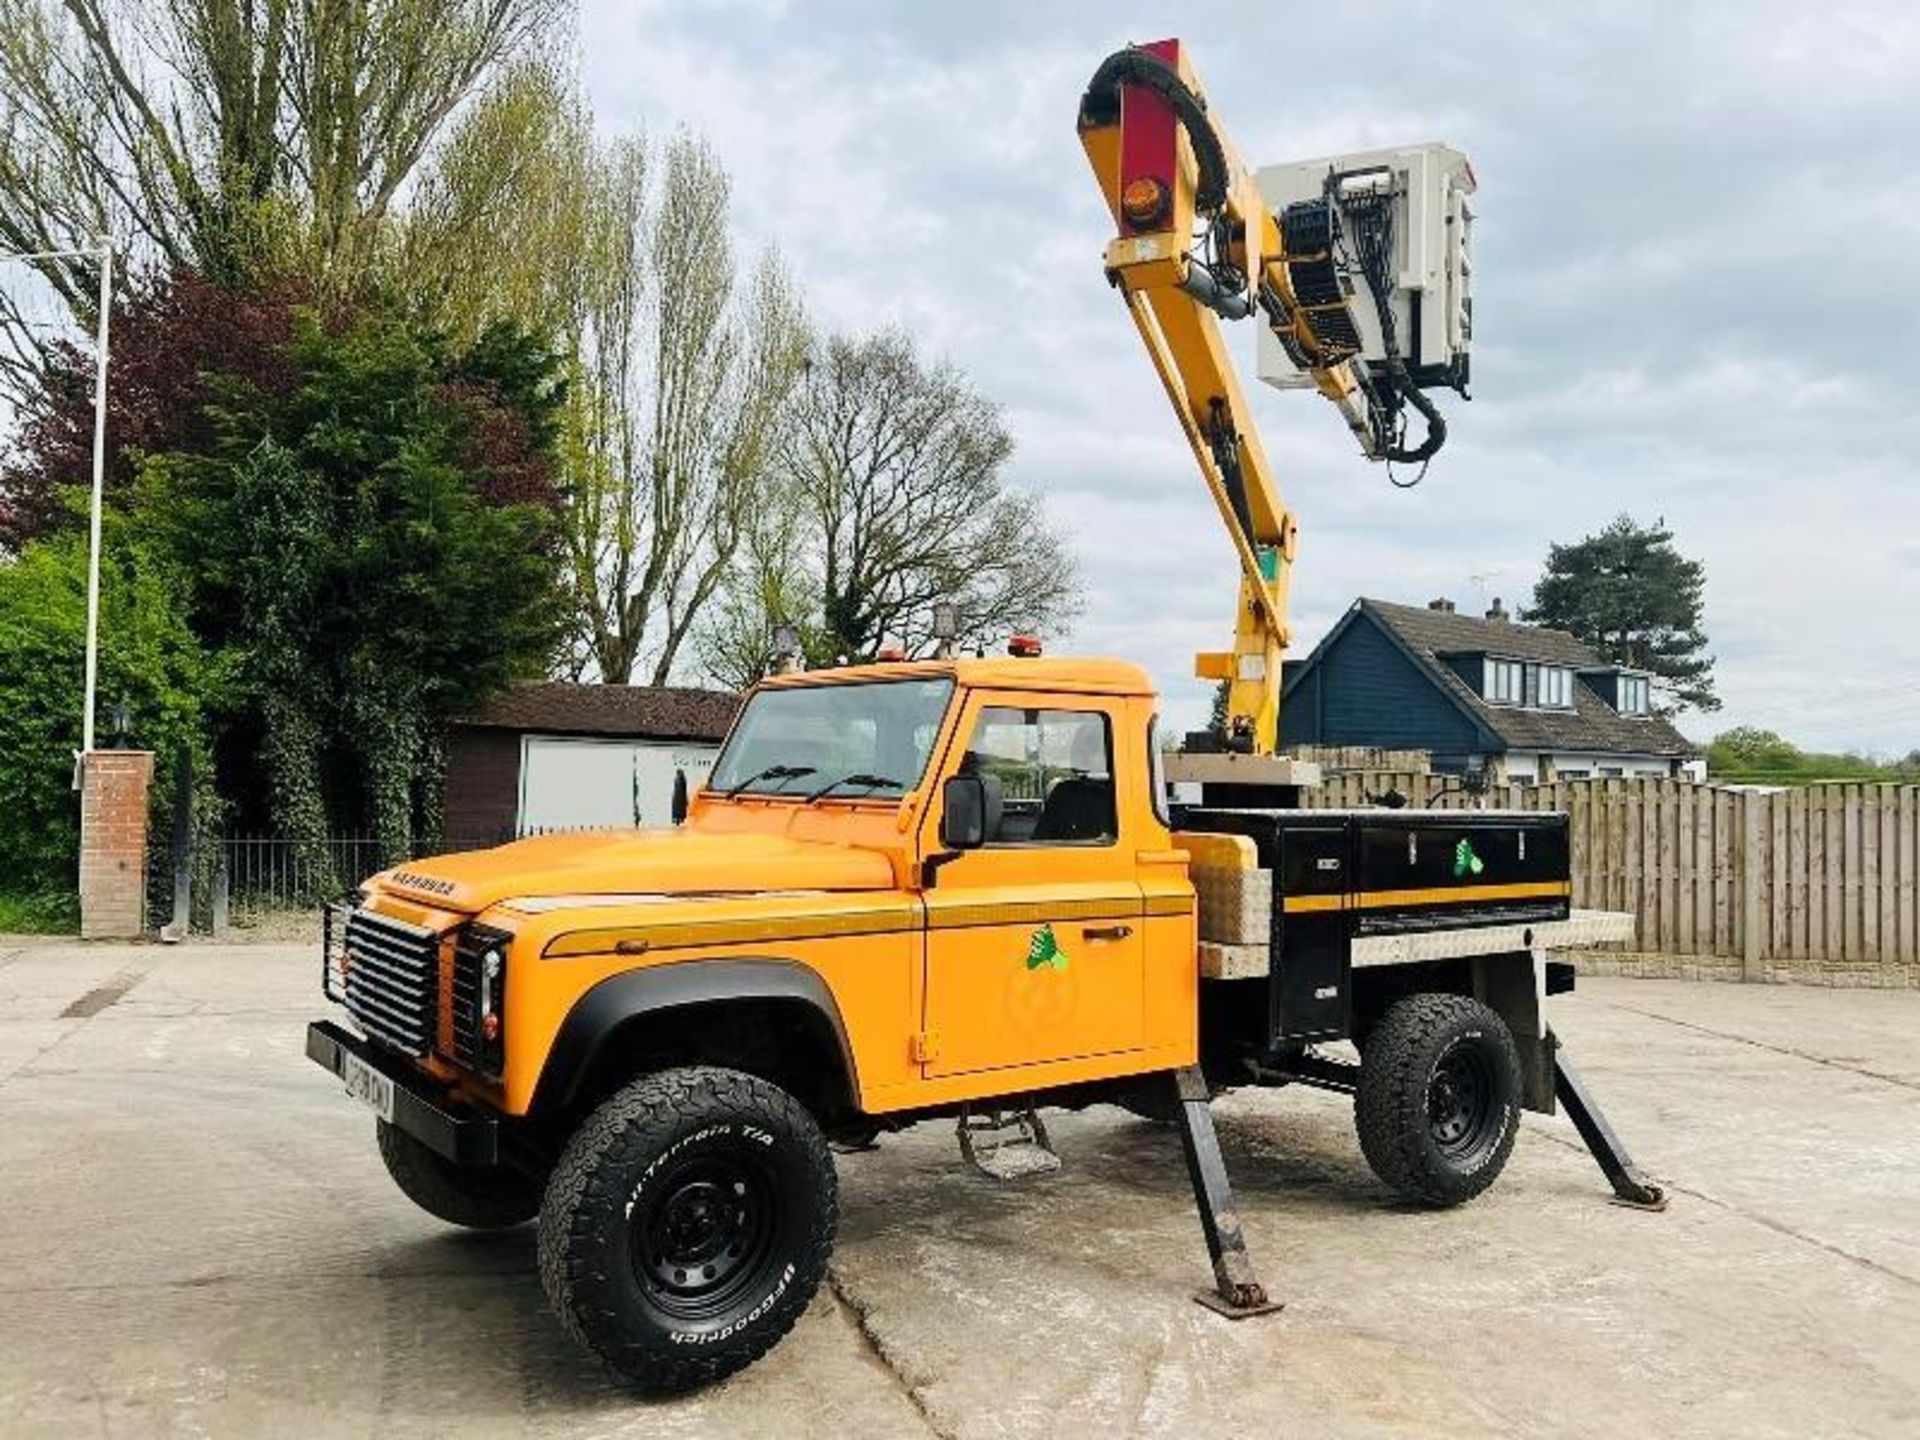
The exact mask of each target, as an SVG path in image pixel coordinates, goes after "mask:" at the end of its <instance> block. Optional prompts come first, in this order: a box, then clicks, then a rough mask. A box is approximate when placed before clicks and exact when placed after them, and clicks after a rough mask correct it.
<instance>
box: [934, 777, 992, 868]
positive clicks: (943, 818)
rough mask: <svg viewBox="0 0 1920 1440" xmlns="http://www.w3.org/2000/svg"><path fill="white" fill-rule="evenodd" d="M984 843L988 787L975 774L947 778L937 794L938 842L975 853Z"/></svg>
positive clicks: (985, 838)
mask: <svg viewBox="0 0 1920 1440" xmlns="http://www.w3.org/2000/svg"><path fill="white" fill-rule="evenodd" d="M986 841H987V787H986V784H985V783H984V782H983V781H982V780H981V779H980V777H979V776H978V775H950V776H948V777H947V783H946V784H945V786H943V787H942V788H941V791H940V843H941V844H942V845H944V846H946V847H947V848H948V849H949V850H978V849H979V848H980V847H981V846H982V845H984V844H986Z"/></svg>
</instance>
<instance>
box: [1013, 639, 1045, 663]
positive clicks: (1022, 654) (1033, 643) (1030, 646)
mask: <svg viewBox="0 0 1920 1440" xmlns="http://www.w3.org/2000/svg"><path fill="white" fill-rule="evenodd" d="M1007 654H1009V655H1011V656H1013V657H1014V658H1015V659H1016V660H1033V659H1037V658H1038V657H1039V655H1040V637H1039V636H1038V635H1016V636H1014V637H1013V638H1012V639H1011V640H1009V641H1007Z"/></svg>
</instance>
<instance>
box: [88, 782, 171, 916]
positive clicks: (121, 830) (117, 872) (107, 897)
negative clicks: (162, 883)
mask: <svg viewBox="0 0 1920 1440" xmlns="http://www.w3.org/2000/svg"><path fill="white" fill-rule="evenodd" d="M152 783H153V752H152V751H151V750H95V751H93V752H92V753H91V754H89V755H88V756H87V757H86V768H85V772H84V779H83V780H82V782H81V792H80V933H81V935H82V936H84V937H85V938H86V939H89V940H108V939H124V938H128V937H133V936H138V935H139V934H140V933H141V931H142V929H143V928H144V924H145V920H146V899H147V787H148V786H150V785H151V784H152Z"/></svg>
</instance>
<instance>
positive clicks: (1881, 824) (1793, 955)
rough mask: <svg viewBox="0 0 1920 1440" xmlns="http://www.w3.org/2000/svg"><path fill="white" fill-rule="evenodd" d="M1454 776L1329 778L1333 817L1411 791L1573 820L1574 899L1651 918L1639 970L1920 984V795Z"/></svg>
mask: <svg viewBox="0 0 1920 1440" xmlns="http://www.w3.org/2000/svg"><path fill="white" fill-rule="evenodd" d="M1452 784H1453V782H1452V781H1450V780H1449V777H1447V776H1443V775H1426V774H1420V773H1418V772H1415V771H1400V772H1393V771H1372V772H1366V773H1354V774H1347V775H1333V776H1329V777H1328V779H1327V782H1326V784H1325V785H1323V786H1321V787H1318V788H1317V789H1315V790H1310V791H1308V792H1307V794H1306V803H1307V804H1309V805H1313V806H1320V807H1328V806H1331V807H1349V806H1351V807H1364V806H1367V805H1369V804H1371V803H1374V797H1377V796H1379V795H1380V794H1382V793H1383V792H1385V791H1387V790H1389V789H1397V790H1399V791H1400V793H1401V794H1403V795H1405V796H1406V797H1407V798H1408V800H1409V801H1410V802H1412V803H1413V804H1415V805H1428V804H1437V805H1439V806H1440V807H1442V808H1452V807H1460V808H1468V807H1481V806H1484V807H1486V808H1489V809H1498V808H1509V809H1517V810H1564V811H1566V812H1567V816H1568V823H1569V829H1570V831H1571V839H1572V847H1573V899H1574V904H1575V905H1577V906H1580V907H1582V908H1586V909H1594V910H1626V911H1630V912H1631V913H1632V914H1634V915H1635V916H1636V917H1637V918H1638V920H1639V936H1640V938H1639V940H1638V942H1637V946H1636V947H1635V954H1636V957H1637V958H1632V959H1629V958H1627V957H1624V956H1623V957H1619V958H1618V959H1616V961H1615V962H1614V963H1612V964H1609V965H1608V966H1606V967H1605V968H1612V969H1618V970H1622V971H1630V972H1632V973H1637V974H1674V975H1702V976H1705V975H1713V976H1724V977H1727V978H1734V979H1748V980H1811V981H1816V982H1822V983H1828V984H1840V985H1891V986H1917V985H1920V863H1917V862H1920V786H1913V785H1874V784H1859V783H1848V784H1831V785H1810V786H1803V787H1799V788H1794V789H1786V790H1774V791H1765V790H1756V789H1743V788H1739V787H1728V786H1721V785H1711V784H1699V783H1695V782H1692V781H1686V780H1575V781H1562V782H1559V783H1557V784H1550V785H1535V786H1525V785H1495V786H1493V787H1491V788H1490V789H1489V790H1488V792H1487V793H1486V795H1484V796H1481V797H1472V796H1467V795H1464V794H1462V793H1461V792H1460V791H1459V790H1457V789H1452V788H1450V787H1451V785H1452Z"/></svg>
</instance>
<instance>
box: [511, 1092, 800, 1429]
mask: <svg viewBox="0 0 1920 1440" xmlns="http://www.w3.org/2000/svg"><path fill="white" fill-rule="evenodd" d="M837 1216H838V1199H837V1191H836V1186H835V1178H834V1172H833V1160H832V1157H831V1156H830V1155H829V1154H828V1153H827V1145H826V1141H825V1139H824V1138H823V1137H822V1136H821V1134H820V1130H819V1127H818V1126H817V1125H816V1124H815V1123H814V1121H813V1118H812V1117H811V1116H810V1115H809V1114H808V1113H807V1112H806V1110H805V1108H804V1107H802V1106H801V1104H800V1103H799V1101H797V1100H795V1099H794V1098H793V1097H792V1096H791V1095H789V1094H787V1093H786V1092H785V1091H784V1090H782V1089H780V1088H779V1087H778V1086H776V1085H773V1084H771V1083H769V1082H768V1081H765V1080H762V1079H759V1078H757V1077H755V1076H752V1075H746V1074H742V1073H741V1072H739V1071H736V1070H722V1069H717V1068H712V1067H707V1066H699V1067H690V1068H687V1069H681V1070H667V1071H662V1072H661V1073H659V1074H657V1075H650V1076H647V1077H645V1078H644V1079H641V1080H637V1081H635V1082H634V1083H633V1084H631V1085H629V1086H627V1087H626V1088H625V1089H623V1090H620V1091H618V1092H617V1093H616V1094H614V1095H613V1097H612V1098H610V1099H609V1100H607V1101H606V1102H605V1103H604V1104H602V1105H601V1106H600V1108H599V1109H597V1110H596V1111H594V1113H593V1114H592V1115H591V1116H589V1117H588V1119H587V1121H586V1123H585V1124H583V1125H582V1126H581V1127H580V1129H579V1131H578V1132H577V1133H576V1134H575V1135H574V1136H573V1138H572V1139H571V1140H570V1141H569V1142H568V1143H567V1147H566V1150H565V1153H564V1154H563V1155H562V1156H561V1159H560V1163H559V1165H558V1166H557V1167H555V1169H554V1173H553V1179H552V1181H551V1182H550V1183H549V1184H548V1187H547V1194H546V1199H545V1201H544V1202H543V1204H542V1207H541V1211H540V1278H541V1282H542V1284H543V1285H544V1286H545V1288H546V1291H547V1296H548V1299H549V1300H550V1301H551V1302H552V1305H553V1308H554V1311H555V1312H556V1313H557V1314H558V1315H559V1317H560V1320H561V1323H562V1324H563V1325H564V1326H565V1327H566V1328H567V1330H568V1331H569V1332H570V1333H571V1334H572V1335H573V1336H574V1338H575V1339H577V1340H579V1341H580V1342H581V1343H582V1344H583V1345H585V1346H586V1347H587V1348H588V1349H589V1350H591V1351H593V1353H594V1354H596V1355H598V1356H599V1357H600V1358H601V1360H603V1361H604V1362H605V1363H606V1364H607V1366H608V1367H609V1368H610V1369H611V1370H612V1371H613V1372H614V1373H615V1374H616V1375H618V1376H620V1377H621V1378H622V1379H625V1380H627V1381H628V1382H630V1383H632V1384H633V1385H635V1386H636V1387H638V1388H640V1389H643V1390H653V1391H673V1390H689V1389H693V1388H695V1387H696V1386H700V1385H706V1384H710V1383H712V1382H713V1381H715V1380H719V1379H721V1378H723V1377H724V1376H726V1375H730V1374H732V1373H733V1372H734V1371H736V1370H738V1369H740V1368H741V1367H743V1366H745V1365H748V1364H750V1363H751V1362H752V1361H754V1360H756V1359H758V1358H759V1357H760V1356H761V1355H763V1354H765V1353H766V1352H767V1351H768V1350H769V1349H771V1348H772V1347H773V1345H774V1344H775V1342H776V1341H778V1340H779V1339H780V1337H781V1336H782V1335H784V1334H786V1332H787V1331H788V1330H789V1329H790V1328H791V1327H792V1325H793V1322H794V1321H795V1320H796V1319H798V1318H799V1316H800V1313H801V1311H803V1310H805V1309H806V1307H807V1304H808V1302H810V1301H811V1300H812V1298H813V1295H814V1292H815V1291H816V1290H817V1289H818V1287H819V1284H820V1280H821V1277H822V1276H823V1275H824V1274H825V1272H826V1266H827V1260H828V1258H829V1256H830V1255H831V1254H832V1251H833V1232H834V1226H835V1222H836V1219H837Z"/></svg>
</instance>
